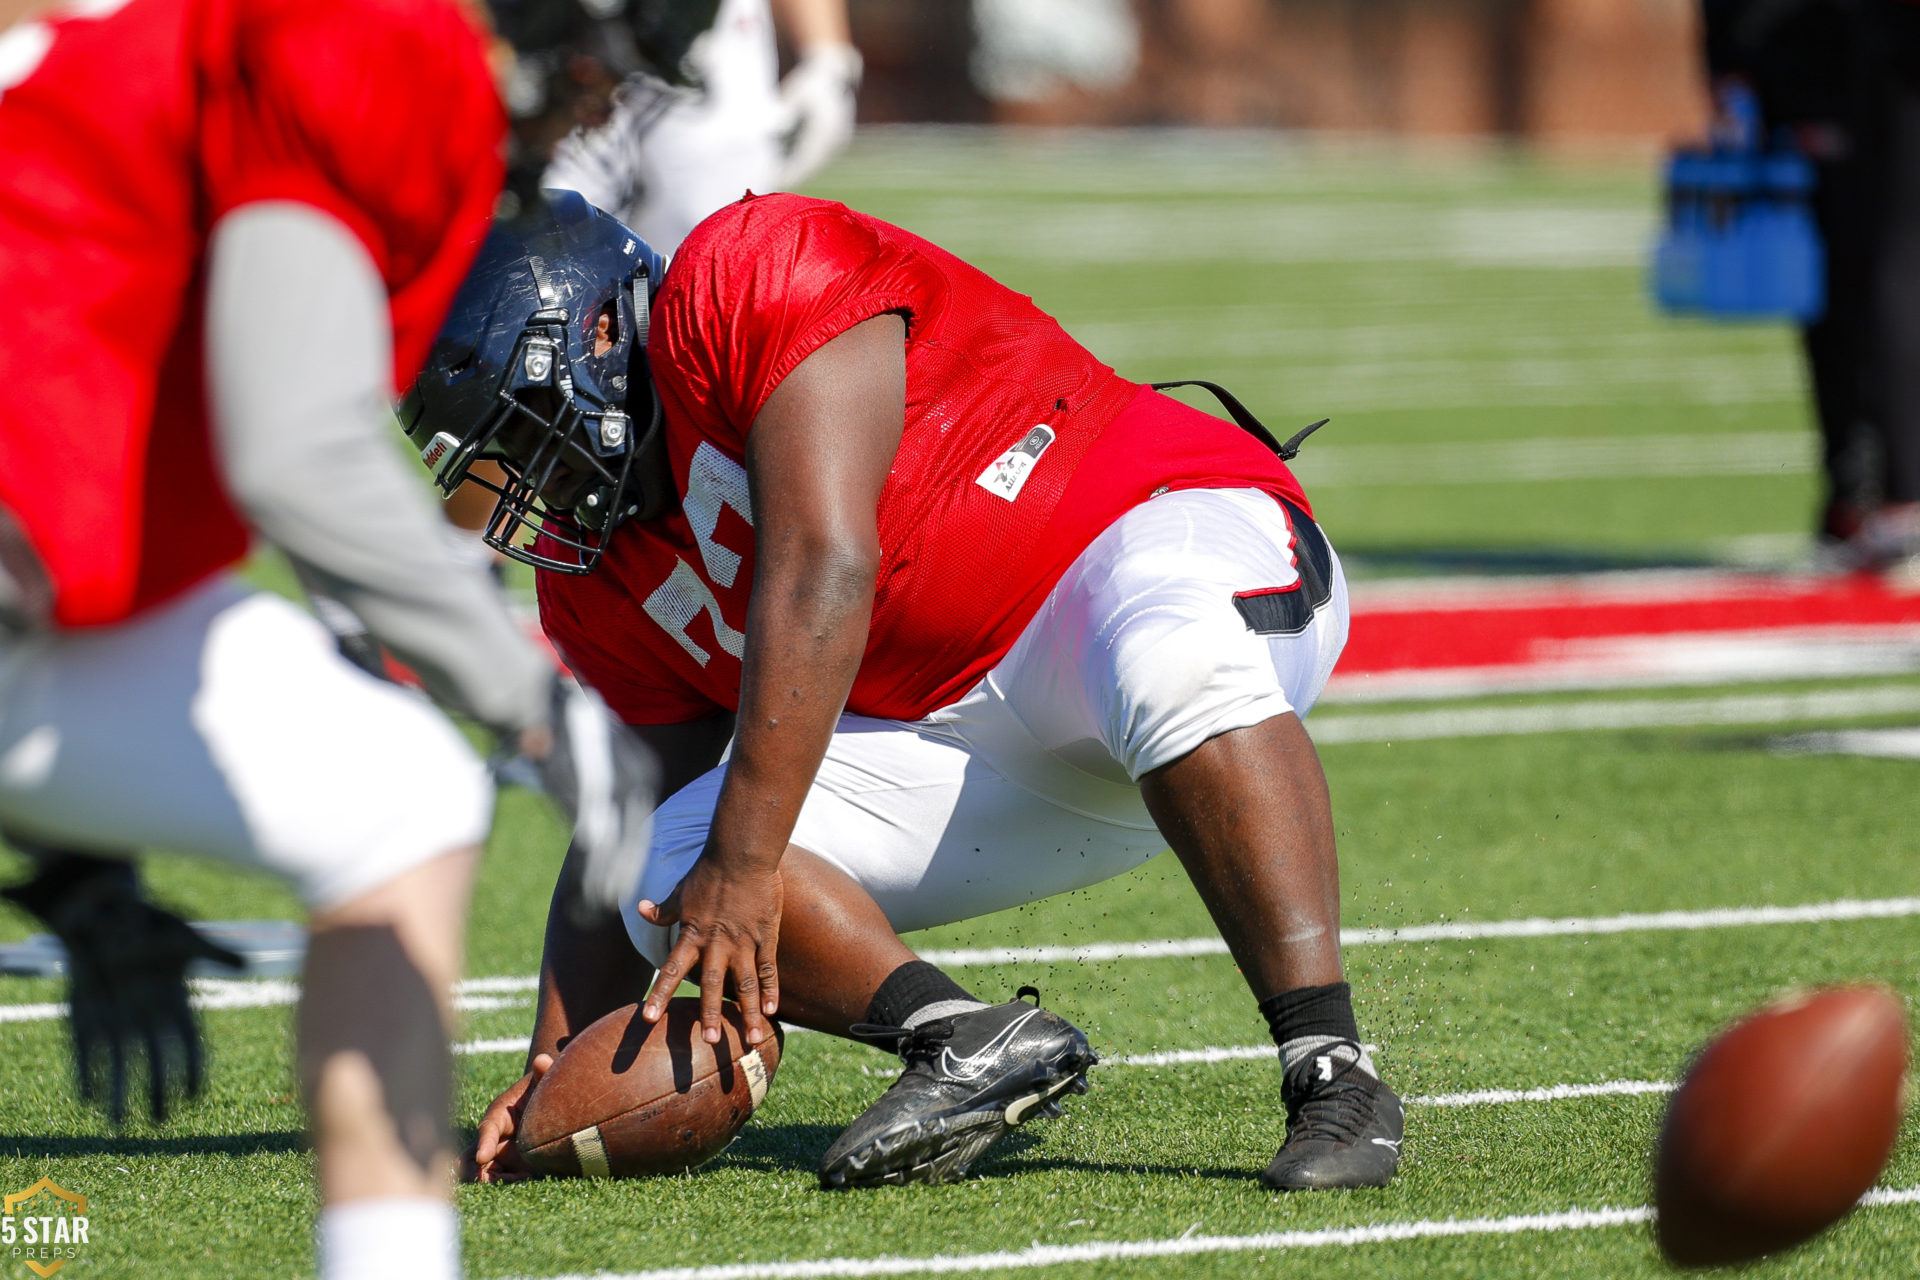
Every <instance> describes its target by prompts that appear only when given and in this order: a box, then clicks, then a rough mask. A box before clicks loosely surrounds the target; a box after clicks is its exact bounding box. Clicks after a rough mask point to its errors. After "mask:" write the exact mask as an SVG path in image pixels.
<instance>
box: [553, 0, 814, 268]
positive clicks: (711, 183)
mask: <svg viewBox="0 0 1920 1280" xmlns="http://www.w3.org/2000/svg"><path fill="white" fill-rule="evenodd" d="M687 56H688V60H689V62H690V63H691V65H692V69H693V70H694V71H695V72H696V74H697V75H698V77H699V81H700V84H699V87H697V88H690V89H676V88H673V87H672V86H670V85H667V84H665V83H663V82H662V81H660V80H657V79H655V78H653V77H651V76H635V77H633V78H631V79H629V80H628V81H627V83H626V84H624V85H622V86H621V89H620V92H619V95H618V96H617V97H616V99H615V102H614V113H613V118H612V119H611V120H609V121H608V122H607V124H606V125H605V126H603V127H602V128H599V129H596V130H594V131H593V132H591V133H576V134H574V135H573V136H572V137H569V138H567V139H566V140H565V141H563V142H562V143H561V144H560V146H559V147H558V148H557V149H556V150H555V153H554V158H553V162H552V163H551V164H550V165H549V166H548V167H547V172H546V174H545V177H544V179H543V182H544V184H545V185H546V186H549V187H563V188H566V189H569V190H572V191H578V192H579V193H580V194H581V195H583V196H585V197H586V198H587V201H588V202H589V203H590V204H594V205H598V206H599V207H600V208H602V209H605V210H606V211H607V212H609V213H611V214H613V215H615V216H616V217H618V218H619V219H620V220H621V221H622V222H625V223H626V224H627V225H628V226H630V227H632V228H633V229H634V230H635V231H638V232H639V233H640V235H641V237H642V238H643V239H645V240H646V242H647V243H648V244H650V245H652V246H653V247H654V248H655V249H658V250H659V251H661V252H662V253H668V252H671V251H672V250H673V248H674V247H675V246H676V245H678V244H679V243H680V241H682V240H683V239H685V238H686V235H687V232H689V231H691V230H693V228H694V225H695V224H696V223H698V222H699V221H700V220H701V219H702V218H704V217H706V216H707V215H708V214H710V213H712V212H713V211H714V210H715V209H718V208H719V207H720V206H721V205H724V204H727V203H728V202H730V201H733V200H738V199H739V198H740V193H741V192H743V191H746V190H748V189H749V188H751V189H752V190H754V191H756V192H762V193H764V192H767V191H772V190H775V189H777V187H776V184H777V183H778V182H779V178H780V170H781V165H782V163H783V161H784V158H785V148H784V146H783V139H782V137H781V133H782V130H783V127H784V126H785V123H786V113H785V112H784V111H783V108H782V106H781V102H780V88H779V86H780V58H779V52H778V49H777V47H776V45H775V43H774V32H773V14H772V12H771V10H770V9H769V8H768V0H721V4H720V9H719V12H718V14H717V15H715V18H714V23H713V28H712V30H710V31H708V32H707V33H706V34H705V35H703V36H701V37H700V38H699V40H698V41H696V42H695V43H694V46H693V50H692V52H691V53H689V54H688V55H687Z"/></svg>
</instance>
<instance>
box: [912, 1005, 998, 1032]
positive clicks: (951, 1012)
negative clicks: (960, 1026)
mask: <svg viewBox="0 0 1920 1280" xmlns="http://www.w3.org/2000/svg"><path fill="white" fill-rule="evenodd" d="M990 1007H991V1006H990V1005H988V1004H987V1003H986V1002H985V1001H982V1000H936V1001H934V1002H933V1003H932V1004H930V1005H928V1006H927V1007H926V1008H924V1009H916V1010H914V1011H913V1012H912V1013H911V1014H909V1015H908V1016H907V1029H908V1030H912V1029H913V1028H914V1027H917V1026H920V1025H921V1024H923V1023H927V1022H932V1021H933V1020H934V1019H935V1018H955V1017H958V1016H959V1015H961V1014H963V1013H972V1012H973V1011H974V1010H975V1009H986V1008H990Z"/></svg>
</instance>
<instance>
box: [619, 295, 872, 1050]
mask: <svg viewBox="0 0 1920 1280" xmlns="http://www.w3.org/2000/svg"><path fill="white" fill-rule="evenodd" d="M905 340H906V325H905V321H904V320H903V319H902V318H901V317H899V316H897V315H882V316H876V317H874V318H872V319H870V320H867V321H864V322H862V323H861V324H858V325H856V326H854V327H853V328H852V329H849V330H848V331H847V332H845V333H843V334H841V335H840V336H839V337H836V338H834V339H833V340H832V341H830V342H828V343H827V344H826V345H824V346H822V347H821V348H820V349H819V350H818V351H815V352H814V353H813V354H812V355H810V356H808V357H807V359H805V360H804V361H802V362H801V363H800V365H799V366H798V367H797V368H796V369H795V370H794V371H793V372H792V373H791V374H789V375H787V377H786V378H785V379H784V380H783V381H782V382H781V383H780V385H779V386H778V387H776V388H775V389H774V391H773V393H772V394H771V395H770V396H768V397H767V401H766V404H765V405H764V406H763V407H762V408H761V410H760V412H759V413H758V415H756V416H755V418H754V421H753V427H752V429H751V430H750V431H749V432H748V433H747V460H746V461H747V478H748V483H749V485H750V487H751V493H752V501H753V508H754V524H755V529H754V547H755V565H754V575H753V594H752V598H751V604H750V605H749V607H748V612H747V627H746V649H745V652H744V654H743V656H742V659H741V664H742V665H741V684H740V712H739V724H738V728H737V730H736V737H735V742H734V748H733V759H732V763H731V765H730V766H729V768H728V772H727V779H726V783H725V785H724V786H723V787H722V789H721V792H720V799H719V803H718V806H717V809H716V811H715V815H714V821H713V828H712V834H711V836H710V837H709V839H708V842H707V846H706V849H705V851H704V853H703V854H702V855H701V857H700V860H699V861H698V862H697V863H695V865H694V868H693V870H692V871H691V872H690V873H689V874H688V875H687V878H686V879H685V880H683V881H682V882H681V883H680V886H679V888H678V889H676V890H675V891H674V893H673V894H672V895H671V896H670V897H669V898H668V899H667V901H666V902H664V903H660V904H653V903H644V902H643V903H642V904H641V905H640V912H641V915H642V916H644V917H645V918H646V919H648V920H649V921H651V922H653V923H655V924H670V923H675V922H677V923H678V924H679V925H680V936H679V940H678V941H677V942H676V944H675V945H674V948H673V950H672V952H671V953H669V955H668V956H667V960H666V963H665V964H663V965H662V966H661V968H660V973H659V976H658V977H657V978H656V980H655V982H654V986H653V990H652V992H651V993H650V994H649V996H648V997H647V1007H646V1011H645V1012H646V1016H647V1017H648V1019H649V1020H658V1019H659V1017H660V1016H661V1014H662V1013H663V1011H664V1010H665V1008H666V1002H667V999H668V998H669V997H670V996H672V994H673V991H674V988H675V987H676V986H677V985H678V984H679V983H680V981H681V980H682V979H683V978H694V979H696V980H698V981H699V983H700V986H701V992H702V995H701V1001H702V1006H703V1008H702V1020H703V1022H704V1024H705V1027H706V1037H707V1039H708V1041H709V1042H712V1043H718V1042H719V1040H720V1037H721V1029H720V1028H721V1016H720V998H721V993H722V990H723V988H724V986H725V983H726V981H727V979H728V978H731V979H732V980H733V982H734V984H735V988H736V992H737V995H738V999H739V1001H740V1006H741V1010H742V1012H743V1014H744V1015H745V1018H746V1021H747V1041H748V1043H749V1044H758V1043H759V1042H760V1041H762V1040H764V1039H766V1038H767V1037H768V1036H770V1035H772V1034H773V1031H772V1028H771V1026H770V1025H769V1024H768V1023H767V1021H766V1017H767V1016H768V1015H771V1014H773V1013H774V1012H776V1011H777V1010H778V1008H779V975H778V970H777V967H776V964H775V956H776V953H777V951H778V947H779V930H780V891H781V885H780V874H779V867H780V857H781V855H782V854H783V853H785V852H786V847H787V841H788V839H789V837H791V836H792V834H793V825H794V821H795V819H796V818H798V816H799V813H800V805H801V802H802V801H803V800H804V799H805V798H806V794H807V788H808V787H809V786H810V785H811V784H812V782H813V777H814V774H815V773H816V772H818V771H819V768H820V761H821V759H822V758H823V757H824V756H825V754H826V750H827V743H828V741H829V740H830V739H831V738H832V736H833V729H834V725H835V724H836V722H837V721H838V720H839V717H840V712H841V709H842V708H843V707H844V706H845V705H846V700H847V693H848V691H849V690H850V689H851V688H852V687H853V679H854V675H855V673H856V672H857V671H858V669H859V666H860V659H861V656H862V654H863V653H864V652H865V650H866V644H867V626H868V621H869V618H870V616H871V612H872V608H873V592H874V577H875V574H876V573H877V572H878V569H879V564H880V544H879V534H878V529H877V525H876V512H877V510H878V507H879V501H880V490H881V488H882V487H883V486H884V485H885V484H886V480H887V474H888V471H889V469H890V468H891V467H892V465H893V458H894V454H895V452H896V451H897V450H898V448H899V444H900V433H901V429H902V425H903V421H904V417H905V406H906V351H905Z"/></svg>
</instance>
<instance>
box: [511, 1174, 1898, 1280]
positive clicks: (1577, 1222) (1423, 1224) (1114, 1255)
mask: <svg viewBox="0 0 1920 1280" xmlns="http://www.w3.org/2000/svg"><path fill="white" fill-rule="evenodd" d="M1860 1203H1861V1205H1862V1206H1867V1207H1875V1206H1880V1205H1902V1204H1916V1203H1920V1187H1901V1188H1888V1189H1879V1190H1875V1191H1870V1192H1868V1193H1867V1194H1866V1195H1865V1196H1863V1197H1862V1198H1861V1200H1860ZM1652 1219H1653V1211H1652V1210H1651V1209H1647V1208H1642V1207H1634V1208H1624V1209H1612V1208H1608V1209H1570V1210H1567V1211H1566V1212H1564V1213H1528V1214H1514V1215H1511V1216H1508V1217H1504V1218H1440V1219H1434V1218H1427V1219H1422V1220H1419V1221H1412V1222H1379V1223H1372V1224H1369V1225H1367V1226H1360V1227H1325V1228H1321V1229H1319V1230H1316V1231H1270V1232H1264V1233H1262V1234H1260V1235H1250V1236H1201V1235H1182V1236H1178V1237H1175V1238H1173V1239H1158V1240H1094V1241H1087V1242H1086V1243H1084V1244H1051V1245H1048V1244H1035V1245H1032V1246H1030V1247H1029V1248H1025V1249H1017V1250H1008V1251H1005V1252H1000V1253H974V1254H945V1255H935V1256H932V1257H924V1258H902V1257H882V1258H808V1259H793V1260H782V1261H769V1262H742V1263H732V1264H725V1265H719V1266H706V1267H670V1268H664V1269H661V1270H657V1271H633V1272H627V1273H624V1274H619V1275H616V1274H612V1273H608V1272H597V1273H595V1274H594V1275H593V1276H591V1277H589V1276H586V1275H569V1276H553V1277H548V1278H547V1280H811V1278H812V1277H824V1276H898V1275H951V1274H954V1273H964V1272H974V1271H1013V1270H1030V1269H1036V1268H1040V1267H1058V1266H1073V1265H1076V1264H1080V1265H1084V1264H1086V1263H1093V1262H1111V1261H1119V1260H1134V1259H1141V1258H1176V1257H1197V1256H1202V1255H1206V1254H1221V1253H1274V1252H1280V1251H1283V1250H1288V1249H1325V1248H1345V1247H1350V1246H1353V1245H1363V1244H1390V1243H1394V1242H1396V1241H1402V1240H1438V1239H1445V1238H1450V1237H1460V1236H1506V1235H1522V1234H1527V1233H1531V1232H1557V1231H1590V1230H1595V1229H1601V1228H1608V1227H1630V1226H1638V1225H1640V1224H1642V1223H1646V1222H1650V1221H1652Z"/></svg>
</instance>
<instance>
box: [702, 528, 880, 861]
mask: <svg viewBox="0 0 1920 1280" xmlns="http://www.w3.org/2000/svg"><path fill="white" fill-rule="evenodd" d="M796 552H797V554H794V555H792V556H783V555H781V554H779V553H777V552H776V553H775V554H773V555H771V556H767V555H766V554H765V551H764V550H763V553H762V559H761V561H760V565H759V567H758V569H757V570H756V573H755V576H754V593H753V602H752V604H751V605H750V606H749V609H748V625H747V649H746V654H745V658H744V661H743V665H742V670H741V682H740V713H739V717H738V721H737V727H736V730H735V737H734V747H733V756H732V759H731V762H730V763H729V765H728V767H727V779H726V782H725V784H724V785H723V786H722V788H721V792H720V799H719V803H718V807H717V809H716V812H715V815H714V825H713V832H712V839H711V843H710V844H709V849H710V850H711V851H712V852H713V854H714V856H715V857H716V858H718V859H719V860H720V861H721V862H722V863H723V865H726V866H727V867H729V869H739V870H751V869H756V868H761V867H767V866H771V865H774V864H777V863H778V861H779V858H780V855H781V854H782V853H784V852H785V851H786V846H787V840H788V839H789V837H791V836H792V834H793V824H794V822H795V821H796V820H797V819H798V817H799V815H800V806H801V804H802V803H803V802H804V801H805V799H806V795H807V789H808V788H809V787H811V786H812V785H813V777H814V774H815V773H816V772H818V771H819V768H820V761H821V759H822V758H824V757H825V755H826V751H827V744H828V742H829V741H830V740H831V739H832V737H833V731H834V727H835V726H836V725H837V724H838V723H839V719H840V713H841V711H842V710H843V709H844V708H845V706H846V702H847V694H848V692H849V691H850V690H851V689H852V688H853V680H854V676H855V674H856V673H857V672H858V671H859V669H860V659H861V657H862V655H863V654H864V653H865V650H866V643H867V626H868V622H869V619H870V618H871V616H872V612H873V589H874V575H875V561H876V559H877V556H876V555H875V554H874V553H872V552H871V551H869V550H868V549H866V548H862V547H860V546H858V545H847V544H842V545H840V546H838V547H837V548H835V549H834V550H833V551H831V552H829V553H827V554H819V553H818V552H817V551H814V552H807V551H799V550H798V549H796ZM769 561H771V563H769Z"/></svg>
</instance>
